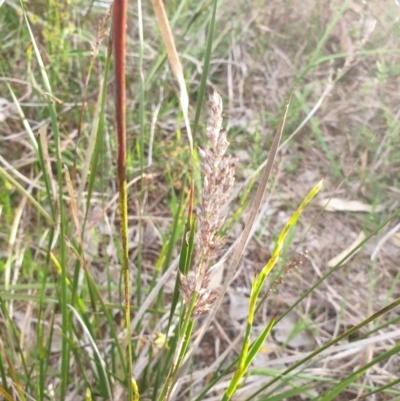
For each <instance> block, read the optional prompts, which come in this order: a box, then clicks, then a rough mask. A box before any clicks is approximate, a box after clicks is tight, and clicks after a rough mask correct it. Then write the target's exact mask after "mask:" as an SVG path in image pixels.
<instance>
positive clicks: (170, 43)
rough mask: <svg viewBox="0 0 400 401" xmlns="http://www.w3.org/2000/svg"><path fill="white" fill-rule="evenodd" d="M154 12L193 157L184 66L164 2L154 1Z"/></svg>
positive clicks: (160, 0)
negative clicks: (173, 79) (174, 81)
mask: <svg viewBox="0 0 400 401" xmlns="http://www.w3.org/2000/svg"><path fill="white" fill-rule="evenodd" d="M152 3H153V7H154V12H155V14H156V17H157V21H158V24H159V28H160V31H161V36H162V38H163V41H164V44H165V47H166V50H167V55H168V60H169V63H170V65H171V69H172V73H173V74H174V77H175V79H176V80H177V81H178V85H179V100H180V102H181V107H182V112H183V118H184V120H185V125H186V130H187V135H188V138H189V144H190V154H191V156H193V138H192V131H191V128H190V122H189V115H188V111H189V96H188V93H187V89H186V84H185V78H184V76H183V70H182V65H181V62H180V60H179V56H178V52H177V51H176V46H175V41H174V37H173V36H172V32H171V27H170V25H169V21H168V17H167V13H166V12H165V8H164V3H163V1H162V0H152Z"/></svg>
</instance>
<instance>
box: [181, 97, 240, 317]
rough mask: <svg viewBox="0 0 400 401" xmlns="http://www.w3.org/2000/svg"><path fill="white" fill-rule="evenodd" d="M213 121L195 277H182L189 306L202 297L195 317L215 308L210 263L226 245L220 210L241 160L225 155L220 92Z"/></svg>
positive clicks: (204, 158)
mask: <svg viewBox="0 0 400 401" xmlns="http://www.w3.org/2000/svg"><path fill="white" fill-rule="evenodd" d="M208 107H209V119H208V124H207V138H208V140H209V142H210V147H204V148H199V155H200V157H201V169H202V172H203V174H204V181H203V188H202V194H201V201H200V203H199V204H198V205H197V207H196V214H197V221H198V233H197V236H196V242H195V251H194V259H193V273H194V277H192V278H185V277H181V294H182V296H183V298H184V300H185V303H186V304H187V305H189V304H190V301H191V299H192V296H193V294H194V293H195V292H196V293H197V294H198V299H197V302H196V305H195V309H194V312H193V315H194V316H196V315H200V314H202V313H205V312H207V311H208V310H210V309H211V307H212V305H213V302H214V301H215V299H216V297H217V295H218V293H217V292H216V291H209V290H207V289H206V287H207V284H208V282H209V274H208V273H209V272H208V269H209V267H210V263H211V261H212V260H213V258H214V257H215V256H216V251H217V250H218V249H219V248H220V247H221V246H222V244H223V239H222V238H218V237H217V234H218V231H219V230H220V228H221V226H222V224H223V222H224V218H225V216H221V214H220V211H221V209H222V207H223V206H224V204H225V203H226V201H227V200H228V198H229V196H230V192H231V189H232V187H233V183H234V180H235V168H236V164H237V158H236V157H232V156H230V155H225V153H226V150H227V149H228V146H229V142H228V141H227V139H226V133H225V132H223V131H221V127H222V99H221V96H220V95H219V94H218V93H217V92H213V93H212V94H211V95H210V97H209V103H208Z"/></svg>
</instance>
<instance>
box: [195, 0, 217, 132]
mask: <svg viewBox="0 0 400 401" xmlns="http://www.w3.org/2000/svg"><path fill="white" fill-rule="evenodd" d="M217 7H218V0H214V1H213V9H212V14H211V20H210V25H209V28H208V35H207V48H206V53H205V56H204V62H203V73H202V74H201V81H200V88H199V94H198V97H197V103H196V114H195V117H194V123H193V138H195V137H196V131H197V126H198V124H199V119H200V113H201V108H202V106H203V99H204V94H205V91H206V84H207V78H208V72H209V70H210V61H211V52H212V47H213V40H214V33H215V18H216V14H217Z"/></svg>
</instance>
